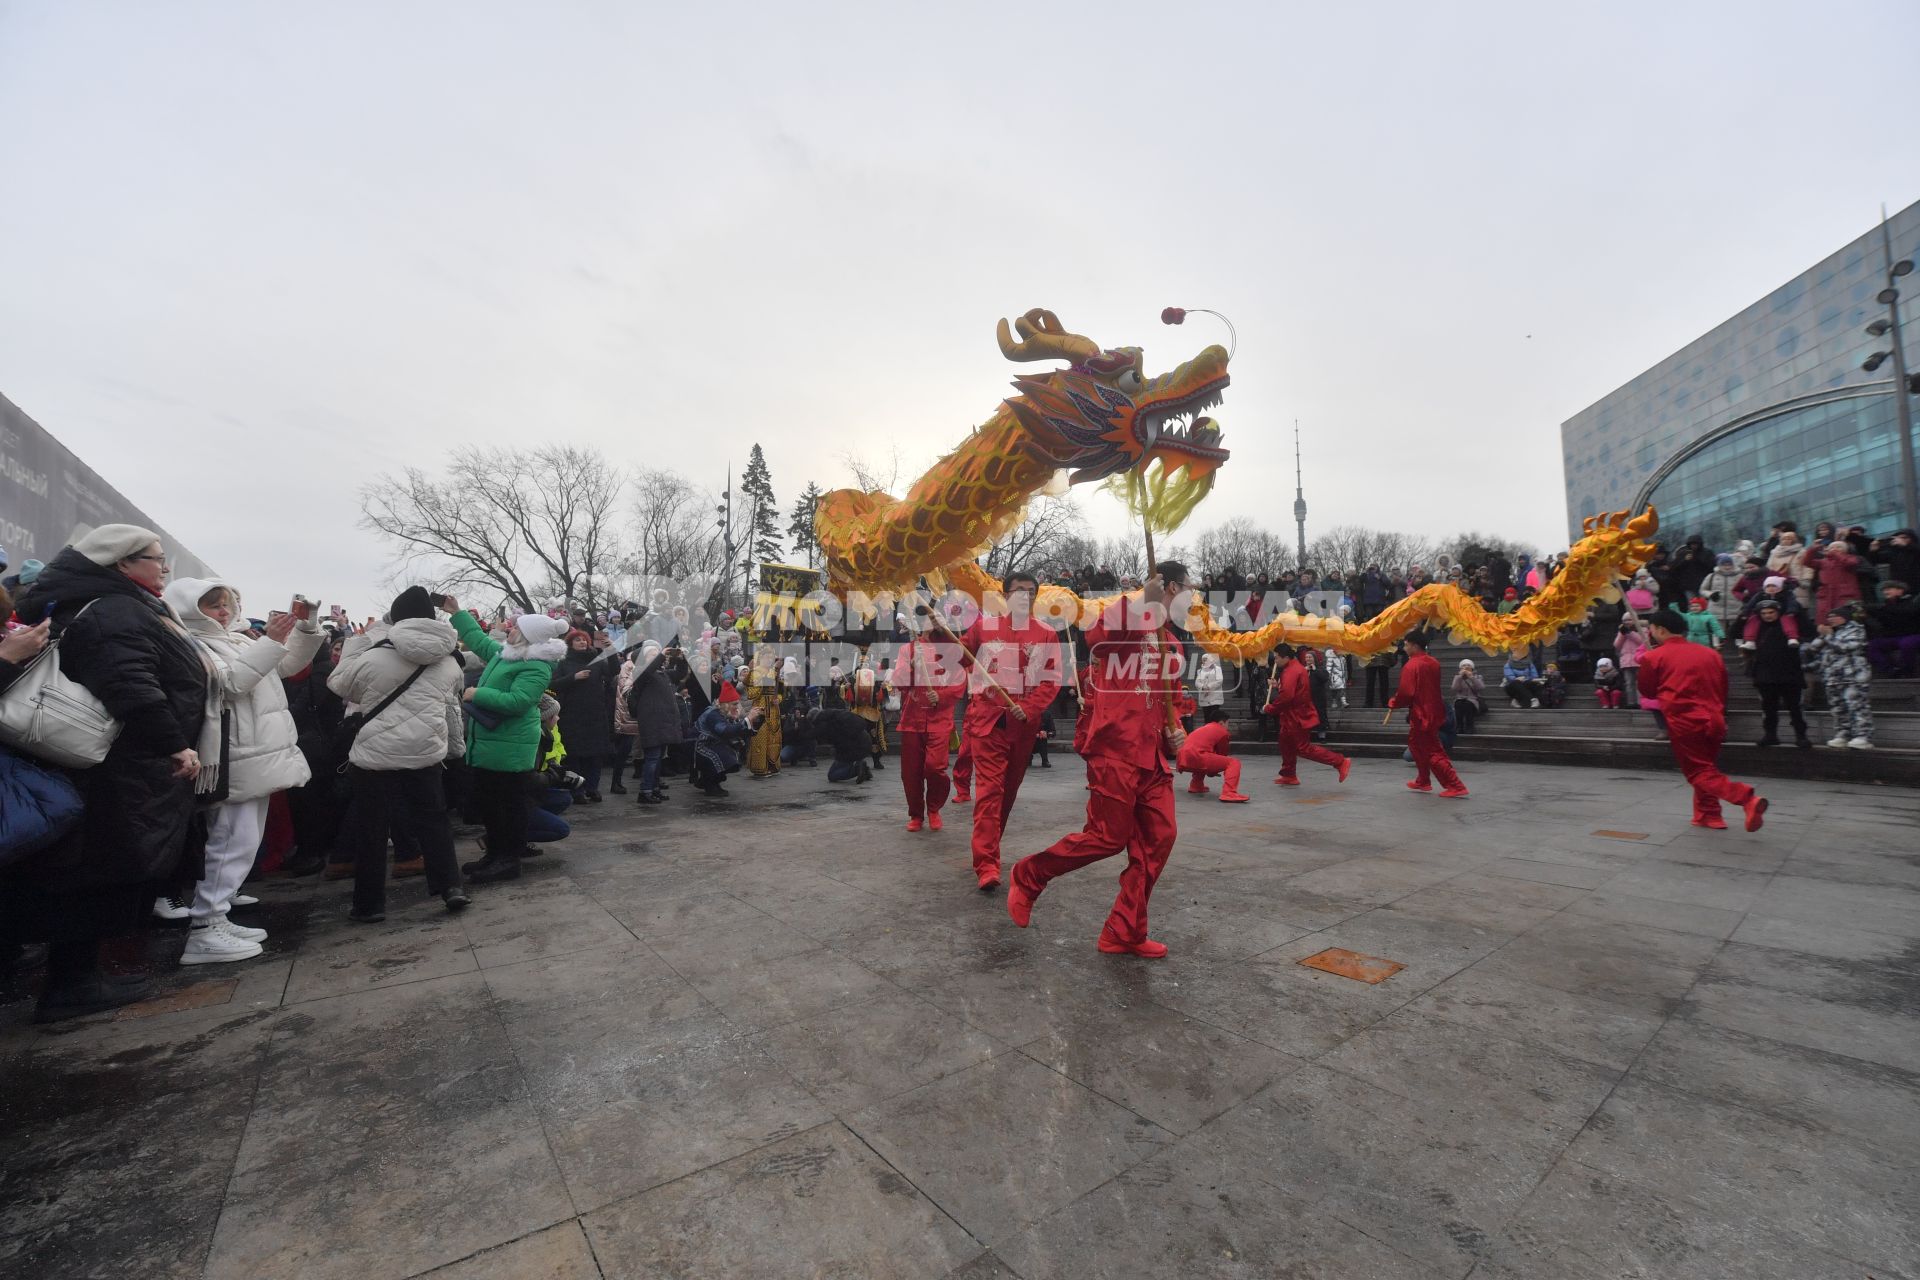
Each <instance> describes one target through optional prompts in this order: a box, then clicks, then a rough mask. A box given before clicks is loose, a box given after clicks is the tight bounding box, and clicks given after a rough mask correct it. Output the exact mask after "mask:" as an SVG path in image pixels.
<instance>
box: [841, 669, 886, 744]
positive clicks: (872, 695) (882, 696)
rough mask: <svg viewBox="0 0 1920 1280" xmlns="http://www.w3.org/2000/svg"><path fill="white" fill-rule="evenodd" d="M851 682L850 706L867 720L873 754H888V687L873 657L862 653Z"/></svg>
mask: <svg viewBox="0 0 1920 1280" xmlns="http://www.w3.org/2000/svg"><path fill="white" fill-rule="evenodd" d="M849 683H850V685H851V686H852V687H851V688H850V689H848V691H847V704H848V707H849V709H851V710H852V712H853V714H855V715H857V716H859V717H860V718H861V719H862V720H865V721H866V722H867V738H868V740H869V741H871V742H872V743H873V755H874V758H875V759H876V760H877V759H879V758H880V757H881V756H883V755H885V754H887V721H886V697H887V688H886V686H885V685H884V684H882V683H881V682H880V679H879V677H878V676H877V675H876V674H875V673H874V670H873V659H872V658H869V657H868V656H867V655H866V654H864V653H862V654H861V655H860V666H859V667H858V668H857V669H856V670H855V671H854V673H853V679H852V680H851V681H850V682H849Z"/></svg>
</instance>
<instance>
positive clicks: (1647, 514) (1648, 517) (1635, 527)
mask: <svg viewBox="0 0 1920 1280" xmlns="http://www.w3.org/2000/svg"><path fill="white" fill-rule="evenodd" d="M1659 527H1660V514H1659V513H1658V512H1656V511H1655V510H1654V509H1653V508H1652V507H1648V508H1647V509H1646V510H1645V511H1643V512H1641V513H1640V514H1639V515H1637V516H1635V517H1634V518H1633V519H1631V520H1629V521H1627V523H1626V526H1625V530H1624V531H1625V533H1626V535H1627V536H1628V537H1629V538H1644V537H1646V536H1647V535H1648V534H1650V533H1652V532H1654V531H1655V530H1657V529H1658V528H1659Z"/></svg>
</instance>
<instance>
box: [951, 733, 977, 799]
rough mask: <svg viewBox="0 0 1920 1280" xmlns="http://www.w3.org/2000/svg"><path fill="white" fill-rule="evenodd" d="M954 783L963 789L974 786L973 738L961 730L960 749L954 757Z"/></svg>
mask: <svg viewBox="0 0 1920 1280" xmlns="http://www.w3.org/2000/svg"><path fill="white" fill-rule="evenodd" d="M953 785H954V786H956V787H958V788H960V789H961V790H962V791H967V790H970V789H971V788H972V787H973V739H972V738H970V737H968V736H967V731H966V730H965V729H962V730H960V750H959V753H958V754H956V755H955V756H954V758H953Z"/></svg>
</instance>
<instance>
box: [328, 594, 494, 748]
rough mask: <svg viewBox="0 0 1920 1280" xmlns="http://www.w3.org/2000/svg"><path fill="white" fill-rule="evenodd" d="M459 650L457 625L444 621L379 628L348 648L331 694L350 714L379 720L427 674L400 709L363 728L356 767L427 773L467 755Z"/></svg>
mask: <svg viewBox="0 0 1920 1280" xmlns="http://www.w3.org/2000/svg"><path fill="white" fill-rule="evenodd" d="M383 642H384V643H383ZM457 648H458V641H457V639H456V638H455V636H454V632H453V627H452V625H451V624H450V623H446V622H442V621H441V620H440V619H438V618H403V619H402V620H400V621H399V622H393V623H388V622H376V623H374V624H373V625H372V626H371V627H368V628H367V629H366V630H365V631H363V632H361V633H360V634H359V635H357V636H355V637H353V639H351V640H349V641H347V644H346V648H345V649H343V650H342V651H341V654H340V665H339V666H337V667H335V668H334V669H333V674H332V675H331V676H330V677H328V679H327V688H329V689H331V690H333V691H334V692H335V693H337V694H339V695H340V698H341V700H342V701H343V702H345V703H347V704H348V709H349V710H350V711H358V712H366V713H371V712H372V711H373V710H374V709H375V708H376V707H378V706H379V705H380V704H381V703H382V702H385V701H386V700H387V698H388V696H389V695H391V694H392V693H393V691H394V690H395V689H398V688H399V687H400V686H401V685H402V684H403V683H405V681H406V679H407V677H408V676H410V675H412V674H413V673H414V672H415V671H416V670H420V668H422V667H424V668H426V669H425V670H424V671H420V678H419V679H418V680H415V681H414V682H413V683H412V684H411V685H409V686H408V687H407V691H406V692H405V693H403V694H401V695H400V696H399V697H398V698H396V699H395V700H394V703H393V705H392V706H390V707H388V708H387V709H386V710H385V711H382V712H381V713H380V714H379V716H377V717H376V718H374V719H373V720H370V721H368V722H367V723H366V725H364V726H363V727H362V728H361V730H360V732H359V734H358V735H357V736H356V737H355V738H354V740H353V749H352V750H351V751H349V752H348V753H347V763H348V764H351V765H352V766H353V767H354V768H356V769H370V770H373V771H375V772H388V771H392V770H397V769H425V768H428V767H429V766H433V765H438V764H440V763H441V762H442V761H444V760H446V759H447V758H448V757H449V756H455V757H457V756H461V755H464V754H466V750H467V736H466V726H465V724H464V722H463V720H462V717H461V715H460V693H461V691H462V690H463V689H464V688H465V687H466V668H465V666H464V665H462V663H461V662H460V660H459V658H458V657H457V656H456V654H455V650H456V649H457ZM449 659H452V660H451V661H449Z"/></svg>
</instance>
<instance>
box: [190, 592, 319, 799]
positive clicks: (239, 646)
mask: <svg viewBox="0 0 1920 1280" xmlns="http://www.w3.org/2000/svg"><path fill="white" fill-rule="evenodd" d="M215 587H226V588H227V589H228V590H229V591H233V587H232V585H231V584H230V583H226V582H223V581H221V580H220V579H218V578H176V579H175V580H174V581H173V582H172V583H170V584H169V585H168V586H167V590H166V601H167V604H168V606H169V607H170V608H172V609H173V611H174V612H175V613H176V614H178V615H179V616H180V621H181V622H182V623H184V624H185V625H186V628H187V630H189V631H191V632H193V635H194V638H195V639H197V640H199V641H200V643H201V644H203V645H205V646H206V649H207V652H208V653H210V654H212V655H213V660H214V665H215V666H217V667H218V668H219V669H220V674H221V682H222V685H223V687H224V693H225V695H226V706H227V710H228V712H229V717H228V726H227V800H226V803H228V804H237V803H239V802H241V801H243V800H260V799H264V798H265V797H267V796H270V795H272V794H273V793H274V792H276V791H285V790H287V789H288V788H289V787H299V786H305V785H306V783H307V780H308V779H309V778H310V777H311V776H312V773H311V771H310V770H309V769H308V768H307V758H306V757H305V756H304V755H302V754H300V731H299V728H298V726H296V725H295V724H294V721H293V712H291V711H289V710H288V709H287V691H286V689H285V688H284V687H283V686H282V685H281V683H280V681H281V680H282V679H285V678H287V677H290V676H296V675H299V674H300V672H301V671H303V670H305V669H306V667H307V665H308V664H309V663H311V662H312V661H313V655H314V654H315V653H317V652H318V651H319V649H320V640H321V634H320V629H319V627H318V626H316V625H315V624H314V622H313V621H312V620H311V619H309V620H308V621H305V622H298V623H295V624H294V631H293V634H292V635H290V636H288V637H287V642H286V644H284V645H283V644H280V643H279V642H277V641H274V640H269V639H267V638H266V637H265V636H262V637H260V638H259V639H257V640H256V639H255V638H254V637H252V636H250V635H248V634H247V633H246V632H245V631H240V630H233V631H230V630H227V629H226V628H224V627H222V626H221V625H220V624H219V623H218V622H215V621H214V620H213V619H212V618H209V617H208V616H207V615H206V614H204V613H202V612H200V598H201V597H202V596H204V595H206V594H207V592H209V591H211V590H213V589H214V588H215ZM233 609H234V613H235V615H236V618H235V621H236V622H237V621H239V618H238V616H237V615H238V614H239V612H240V596H239V593H238V592H237V591H235V592H234V597H233Z"/></svg>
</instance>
